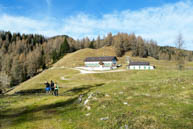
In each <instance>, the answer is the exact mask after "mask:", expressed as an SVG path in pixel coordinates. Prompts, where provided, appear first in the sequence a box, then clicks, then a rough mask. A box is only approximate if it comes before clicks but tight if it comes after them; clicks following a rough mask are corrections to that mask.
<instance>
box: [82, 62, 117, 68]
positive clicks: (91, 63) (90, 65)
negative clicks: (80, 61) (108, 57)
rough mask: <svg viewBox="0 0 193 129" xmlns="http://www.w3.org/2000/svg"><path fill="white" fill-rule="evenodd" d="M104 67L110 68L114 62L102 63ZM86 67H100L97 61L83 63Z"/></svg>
mask: <svg viewBox="0 0 193 129" xmlns="http://www.w3.org/2000/svg"><path fill="white" fill-rule="evenodd" d="M103 63H104V67H112V66H113V64H115V65H116V61H103ZM84 64H85V66H86V67H100V66H101V65H100V64H99V61H95V62H84Z"/></svg>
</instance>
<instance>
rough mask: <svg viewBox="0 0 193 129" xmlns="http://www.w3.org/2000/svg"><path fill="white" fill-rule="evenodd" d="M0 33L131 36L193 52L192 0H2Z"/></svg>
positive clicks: (77, 36) (74, 36) (91, 36)
mask: <svg viewBox="0 0 193 129" xmlns="http://www.w3.org/2000/svg"><path fill="white" fill-rule="evenodd" d="M0 30H4V31H11V32H12V33H13V32H20V33H26V34H42V35H44V36H46V37H51V36H56V35H64V34H65V35H69V36H71V37H73V38H74V39H80V38H83V37H89V38H90V39H92V38H96V37H97V36H98V35H100V36H101V37H103V36H104V35H107V34H108V33H109V32H112V33H113V34H114V35H115V34H117V33H118V32H124V33H128V34H130V33H135V34H136V35H137V36H138V35H140V36H142V37H143V38H144V39H146V40H151V39H152V40H154V41H157V43H158V45H161V46H165V45H167V46H174V45H175V41H176V38H177V36H178V35H179V33H181V34H182V35H183V39H184V41H185V46H184V48H185V49H188V50H193V0H0Z"/></svg>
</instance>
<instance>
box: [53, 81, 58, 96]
mask: <svg viewBox="0 0 193 129" xmlns="http://www.w3.org/2000/svg"><path fill="white" fill-rule="evenodd" d="M58 89H59V87H58V84H57V83H55V85H54V95H55V96H58Z"/></svg>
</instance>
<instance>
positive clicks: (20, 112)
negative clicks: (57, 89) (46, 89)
mask: <svg viewBox="0 0 193 129" xmlns="http://www.w3.org/2000/svg"><path fill="white" fill-rule="evenodd" d="M103 85H104V83H101V84H95V85H83V86H81V87H78V88H73V89H70V90H68V91H66V92H65V93H64V95H65V94H66V93H67V94H68V93H73V94H74V96H73V97H71V98H70V99H68V100H66V101H61V102H56V103H52V104H47V105H40V106H36V107H33V106H30V105H28V106H23V107H20V108H7V109H6V110H2V109H0V122H1V121H2V120H3V121H4V120H9V121H11V123H12V125H17V124H18V123H20V124H21V123H25V122H31V121H37V120H41V119H50V118H51V117H45V118H44V116H47V115H50V114H56V115H58V114H59V107H62V108H63V109H65V112H68V111H69V110H70V111H72V110H75V109H77V108H78V105H77V103H76V101H77V100H78V98H79V96H80V95H86V94H88V93H89V92H90V91H91V90H92V88H95V87H100V86H103ZM42 90H43V89H36V90H27V91H20V92H19V93H17V94H21V95H26V94H33V93H42ZM21 97H22V96H21ZM65 107H67V108H65ZM57 108H58V109H57ZM40 111H43V116H39V117H38V116H34V115H33V114H34V113H36V112H40Z"/></svg>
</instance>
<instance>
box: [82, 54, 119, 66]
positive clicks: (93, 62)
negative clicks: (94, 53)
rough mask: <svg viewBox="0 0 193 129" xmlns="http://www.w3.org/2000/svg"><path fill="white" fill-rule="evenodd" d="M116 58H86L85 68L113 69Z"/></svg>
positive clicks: (115, 64)
mask: <svg viewBox="0 0 193 129" xmlns="http://www.w3.org/2000/svg"><path fill="white" fill-rule="evenodd" d="M117 61H118V59H117V57H116V56H101V57H87V58H86V59H85V60H84V64H85V67H91V68H93V67H95V68H107V69H113V68H115V67H117Z"/></svg>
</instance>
